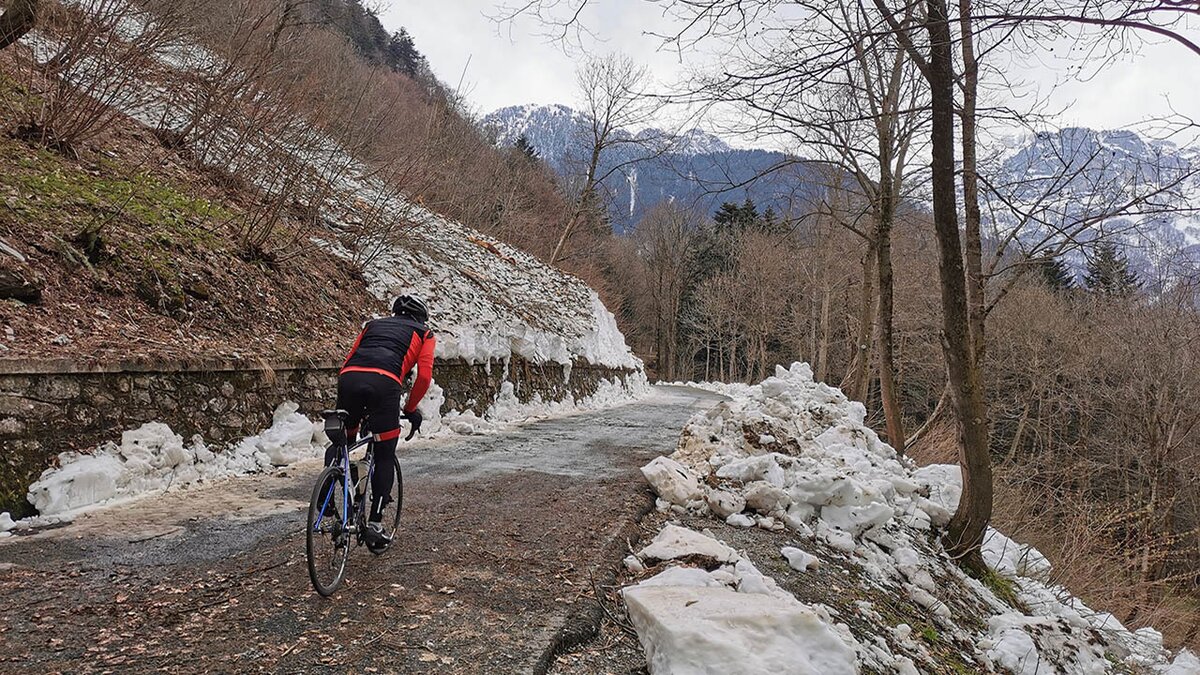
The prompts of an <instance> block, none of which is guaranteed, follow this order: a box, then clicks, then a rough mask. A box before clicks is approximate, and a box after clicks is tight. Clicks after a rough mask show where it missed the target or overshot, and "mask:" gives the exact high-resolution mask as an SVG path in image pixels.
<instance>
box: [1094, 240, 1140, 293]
mask: <svg viewBox="0 0 1200 675" xmlns="http://www.w3.org/2000/svg"><path fill="white" fill-rule="evenodd" d="M1083 283H1084V284H1085V285H1086V286H1087V288H1088V290H1089V291H1091V292H1093V293H1100V294H1102V295H1107V296H1109V297H1114V298H1123V297H1127V296H1129V295H1131V294H1132V293H1133V292H1134V291H1136V290H1137V288H1138V286H1139V285H1140V282H1139V281H1138V277H1137V274H1136V273H1134V272H1133V270H1131V269H1129V259H1128V258H1126V257H1125V255H1124V254H1123V253H1121V251H1120V250H1118V248H1117V244H1116V242H1113V241H1109V240H1104V241H1101V242H1099V243H1098V244H1096V248H1095V251H1094V252H1093V254H1092V255H1091V256H1090V257H1089V258H1088V262H1087V274H1085V275H1084V277H1083Z"/></svg>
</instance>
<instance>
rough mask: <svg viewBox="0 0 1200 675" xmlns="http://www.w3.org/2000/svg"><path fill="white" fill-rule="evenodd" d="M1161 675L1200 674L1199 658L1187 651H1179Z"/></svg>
mask: <svg viewBox="0 0 1200 675" xmlns="http://www.w3.org/2000/svg"><path fill="white" fill-rule="evenodd" d="M1161 673H1162V675H1196V673H1200V658H1197V657H1196V655H1195V654H1193V653H1192V652H1191V651H1189V650H1187V649H1181V650H1179V654H1178V655H1176V656H1175V660H1174V661H1172V662H1171V665H1169V666H1167V667H1166V669H1165V670H1163V671H1161Z"/></svg>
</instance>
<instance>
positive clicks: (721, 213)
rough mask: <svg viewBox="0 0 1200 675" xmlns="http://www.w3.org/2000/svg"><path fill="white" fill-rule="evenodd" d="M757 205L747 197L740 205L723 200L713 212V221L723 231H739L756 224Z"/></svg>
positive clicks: (757, 218)
mask: <svg viewBox="0 0 1200 675" xmlns="http://www.w3.org/2000/svg"><path fill="white" fill-rule="evenodd" d="M758 221H759V215H758V207H756V206H755V205H754V202H753V201H752V200H751V199H750V198H749V197H747V198H746V201H744V202H742V203H741V204H740V205H739V204H735V203H733V202H725V203H724V204H721V207H720V208H718V209H717V212H716V213H715V214H713V222H714V223H716V225H717V229H718V230H720V231H723V232H740V231H742V230H745V229H747V228H750V227H754V226H756V225H757V224H758Z"/></svg>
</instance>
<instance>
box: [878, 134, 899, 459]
mask: <svg viewBox="0 0 1200 675" xmlns="http://www.w3.org/2000/svg"><path fill="white" fill-rule="evenodd" d="M885 155H886V153H885ZM885 158H886V157H885ZM889 165H890V160H889V161H888V162H887V163H884V164H883V165H882V167H883V168H882V172H881V173H882V176H881V177H882V180H881V181H880V186H879V193H880V205H879V213H878V222H877V223H876V227H875V247H876V250H875V260H876V263H877V266H876V269H877V271H878V274H879V311H878V315H877V316H878V320H877V321H876V326H875V335H876V342H877V347H878V349H879V397H880V401H881V403H882V405H883V415H884V419H885V420H886V423H887V436H888V443H890V444H891V445H892V447H893V448H895V449H896V452H899V453H903V452H904V440H905V439H904V422H903V419H902V418H901V416H900V399H899V395H898V392H897V391H896V364H895V358H894V354H893V349H892V347H893V339H892V324H893V320H892V319H893V314H894V311H893V306H894V303H893V286H894V284H893V281H892V220H893V216H894V212H895V208H894V204H893V201H892V176H891V171H890V168H889Z"/></svg>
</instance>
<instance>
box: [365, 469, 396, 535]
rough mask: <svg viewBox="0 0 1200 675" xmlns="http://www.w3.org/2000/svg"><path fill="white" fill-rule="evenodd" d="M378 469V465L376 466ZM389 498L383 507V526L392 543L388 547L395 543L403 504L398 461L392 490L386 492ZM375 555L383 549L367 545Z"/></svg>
mask: <svg viewBox="0 0 1200 675" xmlns="http://www.w3.org/2000/svg"><path fill="white" fill-rule="evenodd" d="M376 470H377V471H378V467H376ZM388 496H389V497H390V499H389V500H388V503H387V505H385V506H384V507H383V527H384V531H385V532H387V535H388V537H389V538H391V540H392V543H391V545H389V547H388V548H391V546H394V545H395V544H396V532H397V531H398V530H399V529H400V511H401V510H402V508H403V506H404V474H403V472H401V471H400V463H399V462H396V480H394V481H392V491H391V492H390V493H388ZM367 550H369V551H371V553H374V554H375V555H381V554H382V553H383V552H384V551H383V550H377V549H374V548H371V547H370V546H368V547H367Z"/></svg>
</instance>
